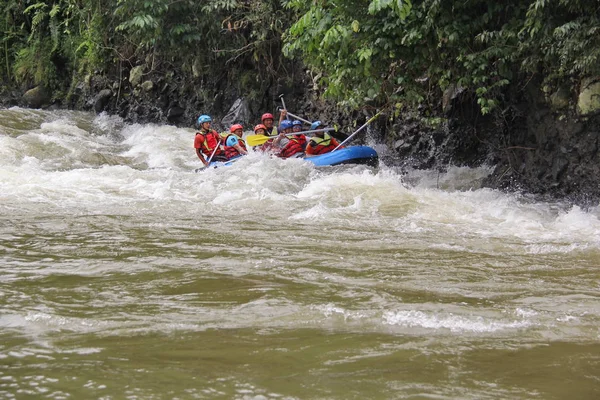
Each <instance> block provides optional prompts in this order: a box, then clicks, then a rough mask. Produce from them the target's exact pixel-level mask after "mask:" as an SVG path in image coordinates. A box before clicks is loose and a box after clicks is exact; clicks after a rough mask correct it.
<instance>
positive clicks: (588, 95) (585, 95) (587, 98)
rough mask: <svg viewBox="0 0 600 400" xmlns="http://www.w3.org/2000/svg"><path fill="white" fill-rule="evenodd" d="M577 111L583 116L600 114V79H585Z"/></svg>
mask: <svg viewBox="0 0 600 400" xmlns="http://www.w3.org/2000/svg"><path fill="white" fill-rule="evenodd" d="M577 110H578V111H579V114H580V115H583V116H589V115H595V114H598V113H600V78H595V79H585V80H584V81H583V82H582V84H581V90H580V92H579V98H578V99H577Z"/></svg>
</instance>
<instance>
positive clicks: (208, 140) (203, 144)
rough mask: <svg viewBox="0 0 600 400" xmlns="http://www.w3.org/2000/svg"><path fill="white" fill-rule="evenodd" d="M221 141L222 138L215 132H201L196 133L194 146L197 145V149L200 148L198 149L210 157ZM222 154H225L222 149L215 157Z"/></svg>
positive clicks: (218, 150)
mask: <svg viewBox="0 0 600 400" xmlns="http://www.w3.org/2000/svg"><path fill="white" fill-rule="evenodd" d="M198 135H200V138H199V137H198ZM219 140H220V136H219V134H218V133H217V132H216V131H214V130H210V131H208V132H205V131H200V132H196V138H195V141H194V144H195V147H196V148H198V149H200V151H202V153H204V154H206V155H207V156H209V157H210V155H211V154H212V152H213V150H214V149H215V147H217V145H218V144H219ZM221 154H223V150H222V149H220V148H219V149H217V151H216V152H215V155H221Z"/></svg>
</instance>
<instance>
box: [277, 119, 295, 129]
mask: <svg viewBox="0 0 600 400" xmlns="http://www.w3.org/2000/svg"><path fill="white" fill-rule="evenodd" d="M291 127H292V121H290V120H289V119H284V120H283V121H281V123H280V124H279V129H281V130H285V129H290V128H291Z"/></svg>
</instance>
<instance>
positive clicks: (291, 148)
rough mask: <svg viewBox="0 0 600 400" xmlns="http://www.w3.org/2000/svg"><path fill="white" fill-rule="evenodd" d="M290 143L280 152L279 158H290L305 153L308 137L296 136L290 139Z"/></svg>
mask: <svg viewBox="0 0 600 400" xmlns="http://www.w3.org/2000/svg"><path fill="white" fill-rule="evenodd" d="M289 139H290V141H289V142H288V144H286V145H285V147H284V148H283V149H281V151H280V152H279V154H278V156H279V157H282V158H288V157H291V156H293V155H294V154H297V153H304V144H305V143H306V136H304V135H296V136H292V137H291V138H289Z"/></svg>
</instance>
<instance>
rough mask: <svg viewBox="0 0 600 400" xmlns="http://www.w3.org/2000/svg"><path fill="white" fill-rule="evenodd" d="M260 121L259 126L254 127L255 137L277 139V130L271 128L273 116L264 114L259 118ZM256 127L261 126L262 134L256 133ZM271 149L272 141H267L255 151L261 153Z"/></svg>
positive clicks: (273, 127)
mask: <svg viewBox="0 0 600 400" xmlns="http://www.w3.org/2000/svg"><path fill="white" fill-rule="evenodd" d="M260 120H261V122H262V123H261V124H259V125H256V126H255V127H254V133H255V134H257V135H265V136H272V137H273V138H276V137H277V128H276V127H275V126H273V121H274V119H273V114H271V113H264V114H263V115H262V117H261V118H260ZM258 126H262V127H263V129H264V132H263V133H260V134H259V133H256V128H257V127H258ZM272 149H273V140H272V139H271V140H267V141H266V142H265V143H263V144H261V145H260V146H256V147H255V150H258V151H261V152H263V153H266V152H269V151H271V150H272Z"/></svg>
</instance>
